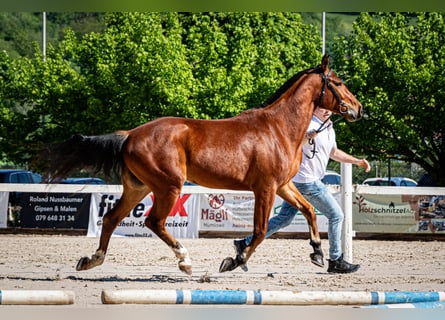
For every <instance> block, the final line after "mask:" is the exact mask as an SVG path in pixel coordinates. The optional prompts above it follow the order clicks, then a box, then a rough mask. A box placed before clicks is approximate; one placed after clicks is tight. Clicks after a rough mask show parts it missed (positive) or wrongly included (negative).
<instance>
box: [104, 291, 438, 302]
mask: <svg viewBox="0 0 445 320" xmlns="http://www.w3.org/2000/svg"><path fill="white" fill-rule="evenodd" d="M435 301H445V292H401V291H394V292H380V291H260V290H116V291H111V290H110V291H108V290H104V291H102V303H104V304H125V303H128V304H257V305H259V304H262V305H378V304H395V303H418V302H435Z"/></svg>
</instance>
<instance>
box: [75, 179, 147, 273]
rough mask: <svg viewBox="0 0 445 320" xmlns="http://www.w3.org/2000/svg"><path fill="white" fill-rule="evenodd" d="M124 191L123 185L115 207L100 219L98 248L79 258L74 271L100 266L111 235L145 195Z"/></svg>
mask: <svg viewBox="0 0 445 320" xmlns="http://www.w3.org/2000/svg"><path fill="white" fill-rule="evenodd" d="M128 190H130V191H126V189H125V185H124V192H123V193H122V197H121V199H120V200H119V202H118V203H117V204H116V206H115V207H114V208H113V209H111V210H110V211H108V212H107V213H106V214H105V215H104V217H103V219H102V231H101V234H100V239H99V248H98V249H97V250H96V252H95V253H94V254H93V255H92V256H91V258H89V257H82V258H80V260H79V262H78V263H77V265H76V270H77V271H81V270H88V269H91V268H94V267H97V266H99V265H101V264H102V263H103V262H104V260H105V255H106V253H107V249H108V244H109V242H110V238H111V235H112V234H113V231H114V230H115V229H116V227H117V225H118V224H119V223H120V222H121V221H122V220H123V219H124V218H125V217H126V216H127V215H128V212H130V210H131V209H133V208H134V206H135V205H136V204H137V203H138V202H139V201H141V200H142V199H143V198H144V197H145V196H146V195H147V192H148V191H147V189H145V188H141V189H139V190H138V189H135V188H129V189H128Z"/></svg>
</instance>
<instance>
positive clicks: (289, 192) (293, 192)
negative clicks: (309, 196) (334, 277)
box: [277, 181, 324, 267]
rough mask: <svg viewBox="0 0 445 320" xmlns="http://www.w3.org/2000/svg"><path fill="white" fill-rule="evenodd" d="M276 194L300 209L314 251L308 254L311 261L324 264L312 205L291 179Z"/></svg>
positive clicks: (320, 264)
mask: <svg viewBox="0 0 445 320" xmlns="http://www.w3.org/2000/svg"><path fill="white" fill-rule="evenodd" d="M277 193H278V195H279V196H280V197H281V198H282V199H283V200H285V201H287V202H288V203H290V204H291V205H293V206H294V207H295V208H297V209H298V210H300V211H301V213H302V214H303V216H304V217H305V218H306V221H307V223H308V226H309V234H310V238H311V239H310V242H309V243H310V245H311V246H312V248H313V250H314V252H313V253H311V254H310V258H311V262H312V263H313V264H315V265H317V266H319V267H323V266H324V261H323V250H322V249H321V239H320V234H319V233H318V225H317V216H316V214H315V210H314V207H313V206H312V205H311V204H310V203H309V202H308V201H307V200H306V199H305V198H304V197H303V196H302V195H301V193H300V192H299V191H298V189H297V188H296V187H295V185H294V184H293V182H292V181H290V182H289V183H288V184H286V185H285V186H283V187H282V188H280V189H279V190H278V192H277Z"/></svg>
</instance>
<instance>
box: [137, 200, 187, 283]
mask: <svg viewBox="0 0 445 320" xmlns="http://www.w3.org/2000/svg"><path fill="white" fill-rule="evenodd" d="M178 197H179V194H178V196H177V197H174V196H166V197H160V196H155V200H154V203H153V207H152V208H151V211H150V214H149V215H148V217H147V218H146V219H145V225H146V226H147V227H148V228H149V229H150V230H152V231H153V232H154V233H155V234H156V235H157V236H158V237H159V238H160V239H161V240H162V241H164V242H165V243H166V244H167V246H169V247H170V249H172V251H173V253H174V254H175V256H176V258H178V267H179V270H181V271H182V272H184V273H186V274H188V275H191V274H192V260H191V259H190V256H189V253H188V250H187V249H186V248H185V247H184V246H183V245H182V244H181V243H180V242H179V241H178V240H176V238H175V237H173V235H172V234H171V233H170V232H168V231H167V230H166V229H165V221H166V220H167V216H168V214H169V213H170V211H171V209H172V208H173V206H174V204H175V203H176V201H177V199H178Z"/></svg>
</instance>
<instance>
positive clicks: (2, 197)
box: [0, 192, 9, 228]
mask: <svg viewBox="0 0 445 320" xmlns="http://www.w3.org/2000/svg"><path fill="white" fill-rule="evenodd" d="M8 197H9V192H0V228H6V225H7V220H8Z"/></svg>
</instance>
